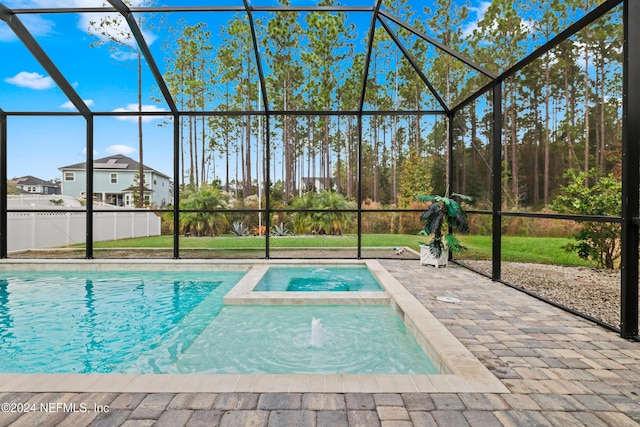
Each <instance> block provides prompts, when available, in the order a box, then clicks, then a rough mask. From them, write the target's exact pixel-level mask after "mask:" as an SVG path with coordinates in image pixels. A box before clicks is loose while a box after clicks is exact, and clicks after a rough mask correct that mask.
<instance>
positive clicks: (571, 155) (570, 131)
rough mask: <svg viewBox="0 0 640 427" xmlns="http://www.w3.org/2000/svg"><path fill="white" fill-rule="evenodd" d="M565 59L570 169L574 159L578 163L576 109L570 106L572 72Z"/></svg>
mask: <svg viewBox="0 0 640 427" xmlns="http://www.w3.org/2000/svg"><path fill="white" fill-rule="evenodd" d="M564 61H565V69H564V73H563V74H564V105H565V111H566V112H567V114H569V119H568V122H569V126H568V129H567V149H568V153H567V157H568V160H569V169H573V167H574V166H573V161H574V160H575V162H576V164H577V163H578V156H577V155H576V151H575V149H574V147H573V124H574V123H573V117H574V115H575V114H574V111H573V108H572V107H570V105H571V103H570V100H569V98H570V95H571V94H570V91H569V73H570V65H568V64H569V60H568V58H567V57H566V56H565V58H564Z"/></svg>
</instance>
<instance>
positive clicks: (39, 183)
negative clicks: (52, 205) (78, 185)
mask: <svg viewBox="0 0 640 427" xmlns="http://www.w3.org/2000/svg"><path fill="white" fill-rule="evenodd" d="M11 181H12V182H13V184H14V185H15V186H16V188H18V189H19V190H22V191H23V192H25V193H29V194H61V188H60V184H56V183H53V182H51V181H45V180H44V179H40V178H36V177H35V176H31V175H27V176H22V177H20V178H13V179H12V180H11Z"/></svg>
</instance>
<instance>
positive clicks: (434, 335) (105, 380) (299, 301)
mask: <svg viewBox="0 0 640 427" xmlns="http://www.w3.org/2000/svg"><path fill="white" fill-rule="evenodd" d="M287 265H304V266H328V265H366V266H367V268H368V269H369V271H370V272H371V273H372V274H374V276H375V277H376V279H377V280H378V281H379V283H380V285H381V286H382V287H383V289H384V291H375V292H251V290H252V289H253V287H254V286H255V284H256V283H257V281H258V280H259V278H260V277H262V275H263V274H264V272H265V271H266V270H267V269H268V268H270V267H272V266H287ZM151 270H153V271H155V272H165V273H166V274H168V275H169V276H170V277H173V276H179V275H180V274H182V273H185V272H189V273H191V272H202V273H203V274H206V278H207V279H209V280H210V281H216V280H217V279H216V280H211V276H212V275H216V274H218V273H220V272H224V271H230V272H236V273H237V272H240V274H244V276H243V277H242V279H240V280H239V281H238V283H237V284H236V285H235V286H233V285H231V286H233V288H232V289H231V291H229V292H228V293H227V295H226V296H225V297H224V300H225V302H224V305H227V302H226V300H227V299H229V301H230V304H229V305H243V304H244V305H246V304H256V303H258V302H259V301H261V302H262V304H261V305H274V306H276V308H277V307H281V306H282V305H283V304H285V305H286V304H288V305H296V306H306V308H309V309H310V308H311V307H309V306H308V304H316V305H318V304H319V305H326V304H331V305H335V304H339V305H340V304H346V305H360V306H362V305H381V306H385V307H392V309H393V311H394V312H395V313H397V316H398V318H399V319H401V321H402V323H403V324H404V326H405V328H406V330H407V331H408V332H409V333H410V335H411V336H412V337H413V338H414V339H415V340H416V342H417V343H418V345H419V347H420V348H421V349H422V350H423V351H424V353H425V354H427V355H428V356H429V358H430V359H431V360H432V361H433V362H434V364H435V365H436V367H437V368H438V371H439V373H438V374H391V375H390V374H336V373H318V374H269V373H251V374H211V373H189V374H182V373H166V374H160V375H158V374H154V373H150V372H156V370H155V366H156V365H157V366H163V365H166V364H168V363H169V362H167V360H168V358H169V359H170V358H171V357H172V356H171V355H172V354H175V353H176V351H178V349H184V347H180V345H170V344H168V343H169V342H171V341H170V340H167V341H161V342H166V343H167V344H166V345H165V348H163V347H162V345H157V346H155V347H153V348H152V349H150V350H149V351H148V353H147V354H145V355H143V354H142V353H144V352H142V353H140V356H141V357H140V358H138V359H137V360H136V362H132V363H131V364H130V365H129V368H132V369H137V367H136V365H137V364H138V361H141V360H144V357H148V356H151V357H150V360H151V363H149V364H147V365H145V368H144V369H142V370H139V371H128V370H127V371H126V373H117V374H116V373H114V372H115V371H111V373H109V374H85V373H82V374H76V373H55V374H42V373H6V372H4V373H3V372H1V371H0V392H9V393H14V392H57V393H66V392H116V393H122V392H133V393H160V392H163V393H167V392H176V393H178V392H194V393H198V392H207V393H222V392H242V393H247V392H251V393H274V392H320V393H323V392H324V393H372V392H375V393H405V392H421V393H508V389H507V388H506V387H505V386H504V385H503V384H502V383H501V382H500V380H498V379H497V378H496V377H495V376H494V375H493V374H491V372H490V371H489V370H488V369H487V368H486V367H485V366H484V365H483V364H482V363H480V361H478V359H477V358H475V357H474V356H473V355H472V354H471V353H470V352H469V351H468V350H467V349H466V348H465V347H464V346H463V345H462V344H461V343H460V342H459V341H458V340H457V339H456V338H455V337H454V336H453V335H452V334H451V333H450V332H449V331H448V330H447V328H445V327H444V326H443V325H442V324H441V323H440V322H439V321H438V319H437V318H435V317H434V316H433V315H432V314H431V313H430V312H429V311H428V310H427V309H426V308H425V306H424V305H423V304H422V303H421V302H419V301H418V300H417V299H416V298H415V297H414V296H413V295H412V294H411V293H409V292H408V291H407V290H406V289H405V287H404V286H403V285H402V284H401V283H400V282H399V281H398V280H397V279H396V278H395V277H394V276H393V275H391V273H389V272H388V271H387V270H386V269H385V267H383V265H382V264H381V263H380V262H378V261H376V260H366V261H359V262H354V261H345V260H338V259H334V260H312V261H309V260H287V261H284V260H263V261H260V260H219V261H218V260H191V259H190V260H137V259H131V260H126V261H123V260H111V259H109V260H107V259H97V260H59V259H58V260H37V261H33V260H19V259H7V260H2V261H0V277H4V278H6V277H9V276H10V275H11V272H15V271H29V272H54V273H55V274H60V275H66V274H68V273H69V274H71V272H74V273H75V274H77V275H80V274H84V272H103V273H105V274H111V273H113V272H124V273H126V274H130V273H131V274H138V273H139V272H145V271H151ZM105 277H106V276H105ZM223 286H225V284H224V282H223V283H222V284H221V285H219V286H218V287H217V288H216V290H219V289H222V287H223ZM243 286H244V288H243ZM240 288H242V289H240ZM236 291H237V292H236ZM213 292H216V291H212V293H213ZM234 292H236V295H235V296H232V297H230V295H231V294H233V293H234ZM285 294H286V295H288V298H285V297H284V295H285ZM292 294H293V297H292V296H291V295H292ZM249 295H251V296H250V297H249ZM303 295H304V298H303V297H302V296H303ZM327 295H328V296H329V297H327ZM11 298H12V297H11V295H9V296H8V301H7V302H9V303H10V301H11ZM62 301H64V299H63V300H62ZM206 301H207V300H206V299H204V300H203V301H202V302H201V303H200V304H199V305H198V306H197V307H196V308H195V309H194V310H193V311H192V313H190V314H187V315H184V316H183V317H182V320H181V322H187V323H190V322H191V321H192V320H190V316H194V315H197V312H198V310H200V307H202V308H203V309H204V308H207V306H208V304H206ZM323 301H326V302H324V303H323ZM203 304H204V305H203ZM462 304H464V302H462ZM225 309H226V307H225ZM223 311H224V310H223ZM223 311H221V313H222V312H223ZM9 313H10V314H12V309H10V310H9ZM3 315H6V312H5V313H3ZM307 320H310V319H307ZM322 322H323V323H324V324H325V326H329V325H328V322H327V320H326V319H322ZM309 323H311V322H309ZM309 329H312V327H311V325H309ZM205 331H206V327H205V329H203V330H202V331H201V333H202V334H204V333H205ZM3 332H4V331H3ZM326 332H327V333H329V329H327V331H326ZM305 334H307V337H308V334H309V332H308V331H307V332H305ZM312 334H313V333H312ZM192 342H193V343H194V345H195V343H196V340H195V339H194V341H192ZM193 348H194V349H195V347H193ZM186 350H187V351H188V349H186ZM187 351H185V352H184V353H186V352H187ZM159 355H162V357H158V356H159ZM167 355H169V356H167ZM0 357H4V356H1V355H0ZM150 366H151V367H153V368H152V369H149V367H150ZM173 366H174V367H173V368H172V369H173V370H171V372H180V371H179V370H178V369H177V367H176V366H177V365H173ZM136 372H147V373H142V374H141V373H136Z"/></svg>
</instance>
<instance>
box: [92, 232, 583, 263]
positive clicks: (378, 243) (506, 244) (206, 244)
mask: <svg viewBox="0 0 640 427" xmlns="http://www.w3.org/2000/svg"><path fill="white" fill-rule="evenodd" d="M460 240H461V241H462V243H463V244H464V245H465V246H466V247H467V248H468V251H467V252H465V253H464V254H461V255H460V256H459V258H467V259H491V237H490V236H460ZM427 241H428V238H425V237H424V236H416V235H408V234H366V235H363V236H362V245H363V246H365V247H395V246H406V247H410V248H412V249H414V250H419V242H427ZM569 241H570V240H569V239H565V238H552V237H512V236H503V240H502V259H503V260H504V261H517V262H529V263H539V264H556V265H572V266H576V265H580V266H594V264H593V263H591V262H588V261H585V260H582V259H580V258H579V257H578V256H577V255H576V254H575V253H573V252H566V251H565V250H564V249H562V246H564V245H566V244H567V243H568V242H569ZM269 243H270V245H271V247H274V248H321V247H339V248H342V247H355V246H357V244H358V239H357V237H356V236H353V235H349V236H316V237H311V236H287V237H271V238H270V240H269ZM264 246H265V239H264V238H260V237H235V236H221V237H213V238H212V237H191V238H187V237H181V238H180V247H181V248H185V249H261V248H264ZM172 247H173V237H172V236H154V237H143V238H138V239H124V240H117V241H108V242H96V243H95V248H97V249H105V248H110V249H116V248H167V249H169V248H172Z"/></svg>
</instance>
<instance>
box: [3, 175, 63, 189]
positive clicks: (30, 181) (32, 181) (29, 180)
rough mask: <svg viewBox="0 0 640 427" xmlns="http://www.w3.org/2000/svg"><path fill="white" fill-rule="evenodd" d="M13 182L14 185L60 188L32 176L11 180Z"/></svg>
mask: <svg viewBox="0 0 640 427" xmlns="http://www.w3.org/2000/svg"><path fill="white" fill-rule="evenodd" d="M11 181H13V183H14V184H16V185H44V186H47V187H60V185H59V184H54V183H53V182H51V181H45V180H44V179H40V178H36V177H35V176H32V175H26V176H21V177H20V178H13V179H12V180H11Z"/></svg>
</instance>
